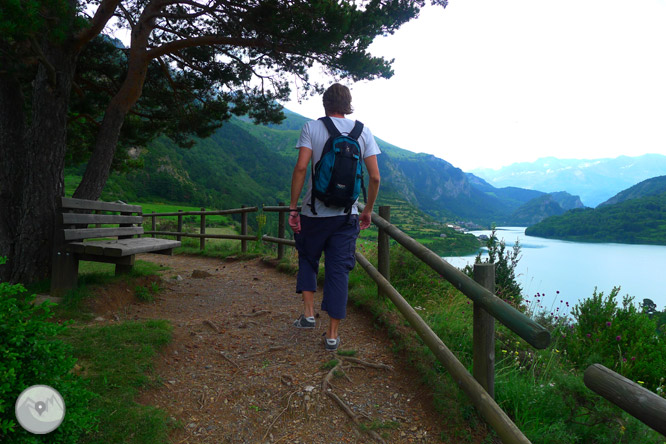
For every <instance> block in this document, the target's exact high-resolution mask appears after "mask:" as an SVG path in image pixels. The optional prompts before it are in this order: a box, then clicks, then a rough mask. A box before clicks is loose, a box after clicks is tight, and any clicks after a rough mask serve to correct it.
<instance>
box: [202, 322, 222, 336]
mask: <svg viewBox="0 0 666 444" xmlns="http://www.w3.org/2000/svg"><path fill="white" fill-rule="evenodd" d="M203 323H204V324H205V325H207V326H209V327H210V328H212V329H213V330H214V331H215V333H217V334H218V335H219V334H220V329H219V328H218V327H217V325H215V324H213V321H209V320H208V319H205V320H204V321H203Z"/></svg>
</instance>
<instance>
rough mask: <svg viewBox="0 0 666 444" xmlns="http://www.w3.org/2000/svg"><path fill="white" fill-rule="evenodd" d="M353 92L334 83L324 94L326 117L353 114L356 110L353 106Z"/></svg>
mask: <svg viewBox="0 0 666 444" xmlns="http://www.w3.org/2000/svg"><path fill="white" fill-rule="evenodd" d="M351 100H352V97H351V92H350V91H349V88H347V87H346V86H344V85H340V84H339V83H334V84H332V85H331V86H329V87H328V89H327V90H326V91H325V92H324V98H323V102H324V110H325V111H326V115H330V114H351V113H353V112H354V108H352V106H351Z"/></svg>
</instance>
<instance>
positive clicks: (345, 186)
mask: <svg viewBox="0 0 666 444" xmlns="http://www.w3.org/2000/svg"><path fill="white" fill-rule="evenodd" d="M319 120H321V121H322V122H324V125H326V129H327V130H328V134H329V138H328V140H327V141H326V144H325V145H324V150H323V151H322V153H321V158H320V159H319V161H318V162H317V163H316V165H314V166H313V169H312V199H311V202H310V207H311V208H312V214H317V211H316V210H315V198H317V199H319V200H320V201H322V202H323V203H324V205H326V206H327V207H341V208H344V209H345V213H347V214H351V208H352V206H353V205H354V202H356V199H358V195H359V194H360V192H361V190H363V199H366V200H367V197H366V194H365V185H364V183H363V161H362V159H361V146H360V145H359V144H358V138H359V137H360V136H361V133H362V132H363V124H362V123H361V122H359V121H358V120H357V121H356V124H355V125H354V129H352V131H351V132H350V133H349V134H348V135H342V134H340V131H338V129H337V128H336V127H335V124H334V123H333V121H332V120H331V118H330V117H328V116H326V117H321V118H320V119H319Z"/></svg>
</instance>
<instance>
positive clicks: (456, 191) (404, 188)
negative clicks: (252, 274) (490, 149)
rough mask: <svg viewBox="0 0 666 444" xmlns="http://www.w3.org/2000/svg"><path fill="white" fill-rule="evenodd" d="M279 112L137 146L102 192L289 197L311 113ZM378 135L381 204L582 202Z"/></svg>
mask: <svg viewBox="0 0 666 444" xmlns="http://www.w3.org/2000/svg"><path fill="white" fill-rule="evenodd" d="M285 114H286V119H285V120H284V121H283V122H282V123H281V124H279V125H255V124H253V123H252V122H251V121H249V119H243V118H232V119H231V120H230V121H229V122H226V123H225V124H224V125H223V126H222V127H221V128H220V129H218V130H217V131H216V132H215V133H214V134H213V135H212V136H211V137H209V138H206V139H201V140H198V141H197V143H196V144H195V145H194V146H193V147H192V148H190V149H180V148H178V147H177V146H176V144H175V143H173V142H172V141H171V140H169V139H168V138H166V137H160V138H158V139H156V140H154V141H153V142H152V143H150V144H149V145H148V146H147V147H137V148H136V149H135V150H133V156H134V157H137V158H140V159H141V160H143V164H144V165H145V166H144V168H143V169H139V170H134V171H131V172H129V173H123V174H113V175H112V176H111V177H110V179H109V182H108V183H107V187H106V189H105V191H104V193H103V195H102V198H103V199H107V200H116V199H121V200H129V201H136V202H141V201H156V200H157V201H171V202H174V203H187V204H194V205H201V206H205V207H207V208H232V207H238V206H240V205H241V204H245V205H253V206H254V205H258V206H260V205H261V204H267V205H275V204H277V203H278V202H280V201H281V202H288V200H289V186H290V182H291V172H292V169H293V165H294V163H295V160H296V157H297V150H296V149H295V148H294V147H295V146H296V143H297V140H298V136H299V132H300V128H301V127H302V126H303V124H304V123H305V122H306V121H307V120H309V119H307V118H305V117H303V116H300V115H298V114H295V113H293V112H290V111H288V110H285ZM377 143H378V145H379V146H380V149H381V150H382V154H381V155H380V156H379V157H378V162H379V168H380V171H381V175H382V185H381V191H380V196H379V199H378V204H379V205H383V204H387V203H389V202H390V204H391V205H403V206H406V207H409V208H410V209H411V210H410V211H412V210H418V211H421V212H423V213H425V214H426V215H428V216H429V217H430V218H434V220H437V221H441V222H445V221H447V222H449V221H450V222H458V223H462V224H465V225H467V226H489V225H490V224H493V223H495V224H497V225H516V226H525V225H531V224H534V223H537V222H539V221H541V220H543V219H544V218H546V217H550V216H554V215H561V214H563V213H565V212H566V211H568V210H572V209H580V208H583V207H584V205H583V202H582V201H581V199H580V198H579V197H578V196H575V195H572V194H569V192H567V191H570V190H569V189H567V188H566V187H564V185H563V187H562V188H560V189H557V190H554V192H544V191H541V190H536V189H534V187H532V186H529V187H528V186H526V187H517V186H503V187H497V186H495V185H493V184H492V183H491V182H489V181H487V180H484V179H482V178H481V177H479V176H478V175H476V174H471V173H465V172H463V171H462V170H460V169H459V168H456V167H455V166H454V165H452V164H450V163H449V162H447V161H445V160H443V159H440V158H437V157H435V156H433V155H430V154H423V153H413V152H411V151H408V150H405V149H402V148H399V147H397V146H395V145H392V144H390V143H388V142H385V141H383V140H381V139H379V138H377ZM662 157H664V156H662ZM664 159H666V157H664ZM555 160H557V159H555ZM553 162H554V160H553V161H551V162H550V164H549V165H552V163H553ZM654 163H656V161H655V162H654ZM590 171H591V170H590ZM564 190H566V191H564ZM609 197H610V196H609Z"/></svg>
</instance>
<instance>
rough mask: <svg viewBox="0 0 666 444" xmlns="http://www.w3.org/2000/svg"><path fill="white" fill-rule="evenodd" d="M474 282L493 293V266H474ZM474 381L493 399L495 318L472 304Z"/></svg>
mask: <svg viewBox="0 0 666 444" xmlns="http://www.w3.org/2000/svg"><path fill="white" fill-rule="evenodd" d="M474 280H475V281H476V282H478V283H479V284H481V285H482V286H483V287H484V288H486V289H488V290H489V291H491V292H492V293H495V264H474ZM473 329H474V332H473V343H474V351H473V360H474V365H473V374H474V379H476V380H477V382H478V383H479V384H481V386H482V387H483V388H484V389H485V390H486V392H488V395H490V397H491V398H493V399H494V398H495V318H494V317H492V315H490V314H489V313H488V312H487V311H486V310H484V309H483V308H482V307H481V305H480V304H477V303H476V302H475V303H474V327H473Z"/></svg>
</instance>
